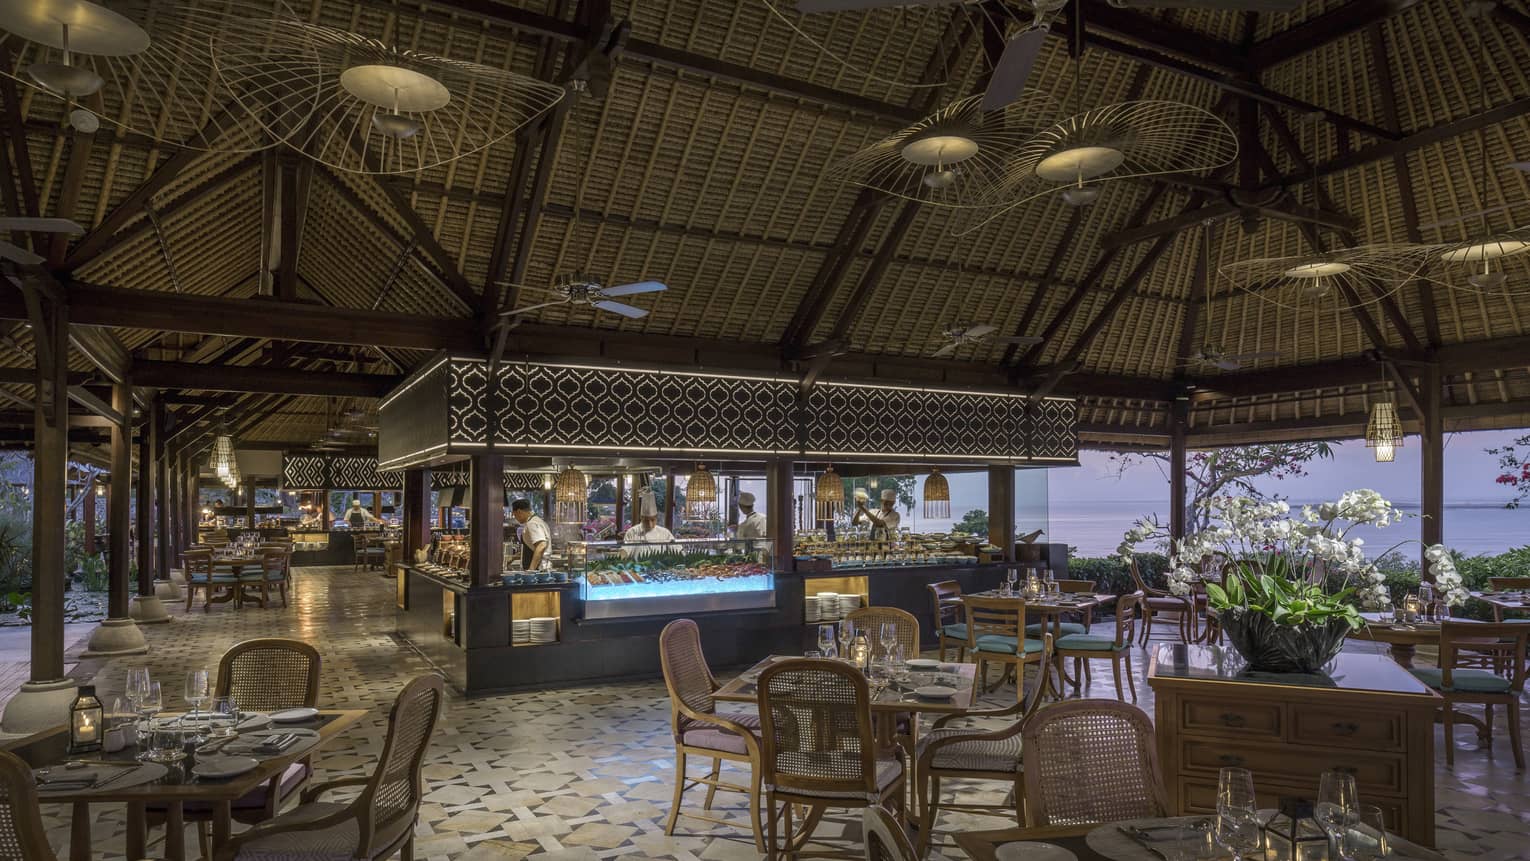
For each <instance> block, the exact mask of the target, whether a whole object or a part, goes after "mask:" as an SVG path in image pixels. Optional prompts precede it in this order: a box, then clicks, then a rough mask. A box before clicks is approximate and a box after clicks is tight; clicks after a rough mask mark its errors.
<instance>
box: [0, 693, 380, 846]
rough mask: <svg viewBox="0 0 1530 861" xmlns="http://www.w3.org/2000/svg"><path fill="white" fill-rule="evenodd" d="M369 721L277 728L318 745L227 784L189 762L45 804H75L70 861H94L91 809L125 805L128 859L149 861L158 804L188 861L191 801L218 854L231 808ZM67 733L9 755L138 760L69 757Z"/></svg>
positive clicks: (354, 714)
mask: <svg viewBox="0 0 1530 861" xmlns="http://www.w3.org/2000/svg"><path fill="white" fill-rule="evenodd" d="M365 715H366V711H365V710H359V709H347V710H326V711H321V712H319V715H318V717H315V718H314V719H312V720H309V721H303V722H300V723H293V724H277V725H274V727H273V728H281V727H284V726H290V727H292V728H294V729H296V728H308V729H313V730H317V731H318V733H319V740H318V742H317V743H315V744H313V745H310V746H308V747H302V748H299V749H298V750H297V751H296V752H294V753H283V754H279V755H277V756H273V757H271V758H270V759H265V760H261V762H260V765H258V766H256V767H255V768H254V769H253V770H252V771H248V772H246V773H244V774H242V775H240V776H238V777H231V778H228V779H226V780H203V779H200V778H197V777H195V776H194V775H192V774H191V773H190V771H189V769H188V768H187V767H186V766H187V763H186V762H181V763H174V764H172V765H170V773H169V774H168V775H166V776H165V777H163V778H161V779H160V780H157V781H154V782H152V783H145V784H142V785H139V786H130V787H125V788H122V789H115V788H112V787H105V788H103V789H99V790H91V789H81V790H74V791H68V790H66V791H60V792H49V793H48V794H47V795H46V796H44V797H43V798H42V799H41V800H42V803H44V804H72V805H73V806H74V811H73V824H72V826H71V829H70V837H69V857H70V859H71V861H88V859H90V858H91V857H92V852H91V846H90V805H91V804H100V803H119V804H121V803H125V804H127V857H128V858H146V857H148V856H147V855H146V854H145V851H144V849H145V846H146V845H147V843H148V821H147V820H148V817H147V810H148V805H149V804H151V803H155V802H160V803H165V804H167V805H168V809H167V811H166V817H165V818H166V828H165V857H166V858H168V859H169V861H184V859H185V857H186V847H185V846H184V845H183V842H182V839H181V838H182V832H183V831H184V826H183V823H184V821H185V820H184V818H183V817H184V815H185V814H184V810H185V806H184V805H185V803H186V802H188V801H200V802H206V803H208V804H210V805H211V806H212V809H213V829H212V839H213V842H212V846H213V849H214V851H216V850H217V848H218V847H219V846H220V845H222V844H223V843H224V842H226V841H227V840H228V838H229V833H230V828H231V811H232V805H233V802H235V801H237V800H239V799H240V798H242V797H244V796H245V795H246V794H247V793H249V792H251V791H253V790H254V789H256V788H257V787H259V786H260V785H261V784H262V783H265V782H266V781H268V780H270V779H271V778H273V777H275V776H276V775H279V774H281V773H282V772H284V771H285V770H286V768H287V766H289V765H291V764H292V763H294V762H296V761H298V760H299V759H303V758H306V757H309V756H312V755H313V754H314V753H315V752H317V751H318V750H320V749H322V748H323V747H324V746H325V745H327V744H329V743H330V742H331V741H333V740H334V739H335V737H337V736H339V735H340V734H341V733H343V732H345V731H346V730H348V729H350V728H351V727H352V726H354V725H355V724H357V723H358V722H360V721H361V719H362V718H363V717H364V716H365ZM68 746H69V732H68V728H67V727H57V728H55V729H51V730H44V731H43V732H40V733H37V734H35V735H31V736H28V737H26V738H23V739H19V740H17V741H14V742H12V743H10V744H9V745H7V746H6V748H5V749H6V750H9V751H10V752H11V753H13V754H15V755H16V756H18V757H20V758H21V759H22V761H24V762H26V764H27V765H29V766H31V767H32V768H45V767H48V766H55V765H59V764H62V763H64V762H67V761H69V760H72V759H87V760H105V761H122V762H127V761H131V760H132V759H133V758H134V756H136V755H137V753H138V752H139V751H138V748H136V747H130V748H128V749H127V750H124V751H120V752H118V753H111V754H100V753H94V754H84V755H82V756H70V755H69V754H68Z"/></svg>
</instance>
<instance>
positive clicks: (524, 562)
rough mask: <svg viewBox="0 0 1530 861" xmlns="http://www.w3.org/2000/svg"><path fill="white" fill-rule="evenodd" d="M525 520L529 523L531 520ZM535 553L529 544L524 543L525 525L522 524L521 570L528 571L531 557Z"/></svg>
mask: <svg viewBox="0 0 1530 861" xmlns="http://www.w3.org/2000/svg"><path fill="white" fill-rule="evenodd" d="M526 522H527V523H530V522H531V521H530V520H527V521H526ZM535 555H536V552H535V551H533V550H532V549H531V545H529V544H527V543H526V527H525V526H524V525H523V526H521V570H522V571H530V570H531V557H532V556H535Z"/></svg>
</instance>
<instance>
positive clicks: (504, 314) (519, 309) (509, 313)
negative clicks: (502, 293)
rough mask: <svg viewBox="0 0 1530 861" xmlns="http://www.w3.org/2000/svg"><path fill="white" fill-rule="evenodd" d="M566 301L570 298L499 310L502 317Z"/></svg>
mask: <svg viewBox="0 0 1530 861" xmlns="http://www.w3.org/2000/svg"><path fill="white" fill-rule="evenodd" d="M566 301H568V300H566V299H560V300H558V301H556V302H543V303H541V304H538V305H527V306H526V307H524V308H516V309H515V310H514V311H501V312H499V316H501V317H514V316H515V315H516V314H524V313H526V312H527V311H535V310H537V309H538V308H546V307H548V306H549V305H562V304H563V303H564V302H566Z"/></svg>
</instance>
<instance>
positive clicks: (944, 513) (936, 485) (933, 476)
mask: <svg viewBox="0 0 1530 861" xmlns="http://www.w3.org/2000/svg"><path fill="white" fill-rule="evenodd" d="M924 516H925V519H927V520H936V519H944V518H948V517H950V516H951V483H950V482H949V481H947V480H946V477H945V476H944V475H941V474H940V470H938V469H932V470H930V475H929V477H928V478H926V479H925V480H924Z"/></svg>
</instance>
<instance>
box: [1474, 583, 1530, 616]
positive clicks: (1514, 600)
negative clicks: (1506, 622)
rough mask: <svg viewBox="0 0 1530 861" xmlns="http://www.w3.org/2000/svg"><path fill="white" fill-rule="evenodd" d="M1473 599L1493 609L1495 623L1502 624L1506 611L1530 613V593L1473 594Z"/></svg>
mask: <svg viewBox="0 0 1530 861" xmlns="http://www.w3.org/2000/svg"><path fill="white" fill-rule="evenodd" d="M1472 597H1473V598H1476V599H1477V600H1479V601H1481V602H1482V603H1484V604H1487V605H1488V606H1489V607H1492V608H1493V621H1495V622H1502V621H1503V614H1504V611H1506V610H1507V611H1509V612H1514V613H1527V612H1530V592H1524V591H1520V590H1514V591H1510V592H1473V593H1472Z"/></svg>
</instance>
